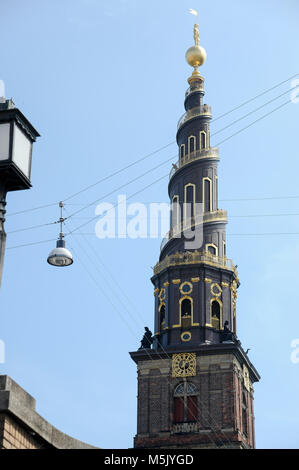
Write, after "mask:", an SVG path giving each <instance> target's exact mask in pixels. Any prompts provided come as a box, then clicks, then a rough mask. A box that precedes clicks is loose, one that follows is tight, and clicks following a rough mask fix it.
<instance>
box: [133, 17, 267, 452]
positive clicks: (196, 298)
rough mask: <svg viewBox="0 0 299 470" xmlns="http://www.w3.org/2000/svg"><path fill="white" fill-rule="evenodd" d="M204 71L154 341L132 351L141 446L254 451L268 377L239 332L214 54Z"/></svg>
mask: <svg viewBox="0 0 299 470" xmlns="http://www.w3.org/2000/svg"><path fill="white" fill-rule="evenodd" d="M194 40H195V44H194V46H192V47H190V48H189V49H188V51H187V53H186V59H187V61H188V63H189V64H190V65H191V66H192V67H194V70H193V73H192V75H191V77H190V78H189V79H188V83H189V88H188V90H187V91H186V95H185V101H184V106H185V113H184V114H183V116H182V117H181V118H180V120H179V122H178V128H177V134H176V140H177V144H178V151H179V152H178V153H179V155H178V161H177V163H176V164H174V165H173V168H172V171H171V173H170V179H169V184H168V193H169V198H170V202H171V207H172V216H171V227H170V231H169V233H168V234H167V236H166V237H165V239H164V240H163V242H162V245H161V252H160V257H159V261H158V263H157V264H156V266H155V267H154V274H153V277H152V283H153V285H154V299H155V319H154V325H155V332H154V335H153V344H152V347H150V345H148V346H149V347H146V346H144V345H143V347H142V348H140V349H139V350H138V351H135V352H132V353H130V354H131V357H132V359H133V360H134V361H135V362H136V364H137V367H138V420H137V435H136V436H135V440H134V446H135V448H178V447H181V448H254V447H255V437H254V412H253V383H254V382H256V381H258V380H259V374H258V372H257V371H256V369H255V368H254V366H253V365H252V364H251V362H250V360H249V358H248V356H247V354H246V353H245V352H244V350H243V348H242V345H241V342H240V341H239V340H238V338H237V321H236V318H237V313H236V300H237V288H238V287H239V284H240V282H239V277H238V272H237V269H236V266H235V265H234V263H233V262H232V261H231V260H229V259H228V258H227V256H226V224H227V214H226V211H224V210H221V209H219V207H218V173H217V166H218V161H219V152H218V149H217V148H214V147H211V145H210V121H211V118H212V114H211V108H210V106H208V105H206V104H204V103H203V97H204V78H203V77H202V76H201V74H200V73H199V71H198V67H199V66H200V65H202V63H203V62H204V60H205V55H206V54H205V50H204V49H203V48H202V47H201V46H200V45H199V33H198V25H195V26H194Z"/></svg>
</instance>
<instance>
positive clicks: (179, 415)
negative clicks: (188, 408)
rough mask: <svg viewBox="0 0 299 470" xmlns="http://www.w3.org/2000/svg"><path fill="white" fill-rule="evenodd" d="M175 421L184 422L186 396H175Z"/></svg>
mask: <svg viewBox="0 0 299 470" xmlns="http://www.w3.org/2000/svg"><path fill="white" fill-rule="evenodd" d="M174 422H175V423H183V422H184V397H175V399H174Z"/></svg>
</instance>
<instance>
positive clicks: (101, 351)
mask: <svg viewBox="0 0 299 470" xmlns="http://www.w3.org/2000/svg"><path fill="white" fill-rule="evenodd" d="M190 7H191V8H197V9H198V10H199V24H200V28H199V29H200V39H201V44H202V45H203V46H204V47H205V49H206V51H207V61H206V63H205V64H204V66H203V67H202V70H201V73H202V74H203V76H204V77H205V89H206V96H205V102H206V103H208V104H209V105H211V106H212V110H213V116H214V117H217V116H219V115H221V114H222V113H225V112H226V111H229V110H230V109H232V108H233V107H235V106H237V105H239V104H240V103H242V102H244V101H246V100H247V99H249V98H251V97H253V96H255V95H257V94H259V93H261V92H263V91H264V90H266V89H268V88H270V87H272V86H274V85H275V84H277V83H279V82H281V81H283V80H286V79H287V78H288V77H291V76H292V75H294V74H296V73H298V72H299V71H298V46H299V37H298V14H299V5H298V2H296V0H286V1H284V2H281V1H278V0H271V1H270V0H262V1H257V0H253V1H250V2H249V1H246V2H240V1H233V0H227V1H226V2H222V1H220V0H215V1H213V2H201V4H194V3H193V4H190V2H187V1H185V0H181V1H176V2H174V1H169V0H164V1H163V2H159V1H157V0H152V1H151V2H145V1H138V2H137V1H136V0H135V1H134V0H123V1H121V0H119V1H108V0H107V1H101V0H76V1H73V0H72V1H71V0H51V1H49V0H45V1H43V2H40V1H38V0H35V1H33V0H27V2H23V1H21V0H11V1H10V2H4V1H2V2H1V30H0V43H1V44H2V47H1V51H0V57H1V62H0V63H1V69H0V70H1V71H0V79H2V80H4V82H5V86H6V96H7V97H13V99H14V101H15V103H16V104H17V106H18V107H19V108H20V109H21V110H22V112H23V113H24V114H25V115H26V116H27V118H28V119H30V120H31V122H32V124H33V125H34V126H35V127H36V128H37V130H38V131H39V132H40V134H41V138H40V139H39V140H38V142H37V143H36V144H35V148H34V155H33V167H32V184H33V188H32V189H31V190H30V191H23V192H22V193H21V192H16V193H10V194H9V195H8V198H7V202H8V205H7V213H8V215H7V222H6V231H7V232H8V239H7V247H8V248H9V247H14V246H17V245H21V244H26V243H31V242H38V241H43V240H48V239H53V240H55V238H56V237H57V235H58V226H57V225H50V226H45V227H41V228H40V229H34V230H30V231H21V232H17V233H9V232H12V231H14V230H17V229H22V228H24V227H30V226H34V225H39V224H46V223H48V222H53V221H55V220H57V218H58V216H59V212H58V205H57V206H55V205H52V206H50V207H47V208H44V209H42V210H36V211H30V212H26V213H24V214H19V215H11V216H10V215H9V214H10V213H11V214H13V213H14V212H18V211H21V210H26V209H31V208H34V207H37V206H41V205H47V204H51V203H55V202H58V201H59V200H63V199H65V198H67V197H68V196H70V195H72V194H73V193H75V192H77V191H80V190H81V189H83V188H84V187H86V186H88V185H90V184H92V183H94V182H96V181H98V180H99V179H101V178H103V177H105V176H106V175H108V174H110V173H113V172H114V171H117V170H118V169H119V168H121V167H123V166H125V165H128V164H129V163H131V162H132V161H134V160H137V159H138V158H141V157H142V156H144V155H146V154H147V153H150V152H152V151H154V150H156V149H157V148H160V147H162V146H164V145H166V144H168V143H171V142H173V141H174V140H175V133H176V123H177V120H178V119H179V117H180V116H181V114H182V113H183V111H184V109H183V100H184V93H185V90H186V89H187V86H188V84H187V81H186V80H187V77H188V76H189V75H190V72H191V69H190V67H189V66H188V65H187V63H186V62H185V58H184V55H185V51H186V49H187V48H188V47H189V46H190V45H191V44H192V42H193V37H192V26H193V22H194V21H193V19H194V17H192V16H191V15H189V14H188V10H189V8H190ZM3 44H4V45H5V46H4V47H3ZM290 87H291V83H290V82H287V83H285V84H284V85H282V86H281V87H279V88H277V89H275V90H273V91H272V92H270V93H269V94H267V95H265V96H263V97H261V98H260V99H258V100H256V101H254V102H252V103H250V104H249V105H247V106H244V107H243V108H241V109H240V110H238V111H236V112H234V113H233V114H230V115H228V116H226V117H225V118H223V119H221V120H219V121H215V124H212V130H211V132H216V131H217V130H219V129H221V128H222V127H224V126H226V125H228V124H230V123H231V122H232V121H233V120H235V119H237V118H239V117H241V116H243V115H244V114H246V113H247V112H249V111H251V110H254V109H255V108H257V107H258V106H261V105H262V104H264V103H265V102H266V101H268V100H270V99H272V98H275V97H276V96H278V95H279V94H281V93H283V92H284V91H287V90H288V88H290ZM288 98H289V95H288V94H286V95H285V96H283V97H281V98H280V99H278V100H277V101H275V102H273V103H272V104H270V105H268V106H267V107H265V108H263V109H262V110H260V111H259V112H257V113H256V114H254V115H252V116H250V117H248V118H246V119H244V120H243V121H241V122H240V123H238V124H236V125H234V126H232V127H230V128H228V129H227V130H226V131H223V132H221V133H219V135H217V136H215V138H214V139H213V142H212V143H213V145H216V144H217V143H218V142H219V141H221V140H223V139H225V138H226V137H229V136H230V135H231V134H233V133H234V132H236V131H237V130H239V129H241V128H242V127H245V126H246V125H248V124H250V123H251V122H253V121H254V120H255V119H257V118H259V117H260V116H262V115H263V114H265V113H266V112H268V111H270V110H271V109H274V108H275V107H277V106H279V105H280V104H282V103H283V102H284V101H286V100H287V99H288ZM298 106H299V105H298V104H294V103H290V104H288V105H286V106H284V107H282V108H281V109H280V110H279V111H277V112H274V113H273V114H271V115H270V116H268V117H267V118H266V119H263V120H261V121H259V122H257V123H256V124H255V125H253V126H252V127H250V128H248V129H247V130H246V131H244V132H241V133H239V134H238V135H236V136H235V137H233V138H231V139H229V140H228V141H227V142H225V143H223V144H222V145H220V146H219V150H220V157H221V161H220V164H219V194H220V200H221V202H220V207H221V208H222V209H227V211H228V216H229V224H228V228H227V233H228V235H227V251H228V256H229V257H230V258H232V259H233V260H234V262H235V263H236V264H238V270H239V275H240V280H241V286H240V289H239V297H238V307H237V308H238V310H237V311H238V336H239V338H240V339H241V341H242V344H243V346H244V348H245V349H247V348H250V353H249V357H250V359H251V361H252V362H253V363H254V365H255V366H256V368H257V370H258V371H259V372H260V374H261V376H262V380H261V382H260V383H259V384H257V385H256V387H255V417H256V441H257V447H259V448H263V447H264V448H287V447H290V448H298V447H299V446H298V444H299V441H298V420H299V409H298V392H299V385H298V384H299V381H298V374H299V364H293V363H292V362H291V360H290V355H291V352H292V349H291V346H290V345H291V341H292V340H293V339H296V338H299V315H298V300H297V288H298V281H299V277H298V269H297V266H298V259H299V240H298V235H296V234H295V235H291V234H290V233H296V232H299V220H298V217H299V216H298V215H293V216H290V215H287V214H297V213H298V212H299V211H298V200H299V191H298V170H299V163H298V151H297V143H298V109H299V107H298ZM176 152H177V149H176V146H175V145H172V146H169V147H168V148H166V149H165V150H163V151H162V152H160V153H157V154H156V155H154V156H152V157H150V158H148V159H147V160H145V161H144V162H143V163H140V164H139V165H136V166H134V167H131V168H130V169H129V170H127V171H126V172H123V173H121V174H119V175H117V176H115V177H114V178H112V179H110V180H107V181H105V182H103V183H101V184H99V185H97V186H94V187H93V188H92V189H90V190H88V191H86V192H83V193H80V194H79V195H78V196H76V197H74V198H72V199H69V200H68V201H67V205H66V210H67V214H71V213H73V212H74V211H76V210H78V209H79V208H82V207H83V206H84V205H85V204H89V203H90V202H92V201H94V200H96V199H100V198H101V197H103V196H104V195H105V194H106V193H108V192H110V191H112V190H113V189H115V188H117V187H118V186H120V185H122V184H124V183H125V182H127V181H129V180H131V179H133V178H135V177H137V176H138V175H140V174H141V173H144V172H145V171H146V170H148V169H150V168H151V167H153V166H156V165H158V164H159V163H160V162H162V161H163V160H166V159H167V158H170V157H171V156H172V155H173V157H174V158H173V161H175V159H176V157H175V155H176ZM169 169H170V164H166V165H164V166H163V167H161V168H159V169H157V170H155V171H153V172H152V173H149V174H148V175H147V176H145V177H143V178H142V179H140V180H138V181H136V182H135V183H132V184H131V185H129V186H128V187H127V188H125V190H122V191H121V193H122V194H124V193H125V194H127V196H129V195H130V194H133V193H134V192H136V191H138V190H140V189H142V187H143V186H146V185H148V184H150V182H151V181H154V180H155V179H158V178H159V177H160V176H162V175H163V173H165V174H166V173H167V171H168V170H169ZM117 194H118V192H116V193H115V194H114V195H112V196H110V197H109V198H107V201H108V202H112V203H115V202H116V200H117ZM291 196H292V198H286V197H291ZM294 196H297V197H294ZM262 198H264V199H262ZM269 198H272V199H269ZM274 198H276V199H274ZM242 199H243V200H242ZM244 199H247V200H246V201H244ZM132 201H134V202H144V203H150V202H168V200H167V178H165V179H164V180H162V181H160V182H159V183H157V184H155V185H153V186H152V187H150V188H149V189H147V190H145V191H144V192H142V193H140V194H139V195H138V196H136V198H133V199H132ZM95 207H96V205H95V204H94V205H91V206H90V208H89V209H88V210H84V211H82V212H81V213H79V214H78V215H77V217H76V219H75V216H74V217H73V219H71V220H70V223H69V228H74V227H77V226H78V225H80V224H81V223H83V222H84V221H87V220H88V219H87V218H88V217H93V216H94V214H95ZM244 215H246V216H247V217H238V216H244ZM251 215H254V216H255V217H248V216H251ZM257 215H259V216H260V217H256V216H257ZM81 217H82V218H81ZM83 217H85V219H83ZM82 231H83V232H85V233H91V234H92V233H94V222H92V223H91V224H89V225H87V226H86V227H84V229H82ZM267 233H271V235H265V234H267ZM282 233H283V234H282ZM54 243H55V242H54V241H53V242H48V243H42V244H37V245H33V246H29V247H23V248H18V249H9V250H7V252H6V259H5V269H4V277H3V282H2V288H1V294H0V296H1V333H0V338H1V339H2V340H4V341H5V345H6V362H5V364H1V372H2V373H5V374H9V375H10V376H11V377H12V378H13V379H14V380H16V381H17V382H18V383H19V384H20V385H21V386H23V387H24V388H25V389H26V390H27V391H28V392H29V393H31V394H32V395H33V396H34V397H35V398H36V399H37V411H38V412H39V413H40V414H41V415H42V416H44V417H45V418H46V419H48V420H49V421H50V422H51V423H52V424H54V425H55V426H56V427H58V428H59V429H61V430H63V431H64V432H66V433H68V434H70V435H72V436H74V437H76V438H78V439H81V440H84V441H86V442H89V443H91V444H94V445H97V446H101V447H107V448H127V447H132V445H133V436H134V434H135V432H136V394H137V381H136V368H135V364H134V363H133V362H132V361H131V360H130V357H129V354H128V351H132V350H135V349H137V348H138V347H139V341H140V339H141V336H142V333H143V326H144V325H148V326H149V327H150V328H152V327H153V289H152V285H151V282H150V277H151V274H152V270H151V266H153V265H154V264H155V263H156V261H157V259H158V255H159V245H160V240H157V239H137V240H130V239H123V240H121V239H115V240H108V239H106V240H99V239H97V238H96V237H95V235H86V236H83V235H80V234H76V235H74V236H69V237H67V246H68V247H69V248H71V249H72V251H73V254H74V258H75V262H74V264H73V265H72V266H71V267H69V268H66V269H55V268H53V267H51V266H49V265H48V264H47V263H46V258H47V255H48V252H49V251H50V250H51V249H52V248H53V246H54Z"/></svg>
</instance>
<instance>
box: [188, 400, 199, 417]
mask: <svg viewBox="0 0 299 470" xmlns="http://www.w3.org/2000/svg"><path fill="white" fill-rule="evenodd" d="M187 410H188V412H187V421H197V419H198V408H197V397H187Z"/></svg>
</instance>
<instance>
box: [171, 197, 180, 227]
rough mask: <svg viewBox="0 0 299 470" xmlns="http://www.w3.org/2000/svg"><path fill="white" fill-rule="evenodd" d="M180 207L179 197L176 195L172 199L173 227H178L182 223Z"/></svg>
mask: <svg viewBox="0 0 299 470" xmlns="http://www.w3.org/2000/svg"><path fill="white" fill-rule="evenodd" d="M180 219H181V217H180V205H179V196H177V195H175V196H173V198H172V205H171V227H172V228H173V227H176V226H177V225H179V223H180Z"/></svg>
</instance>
